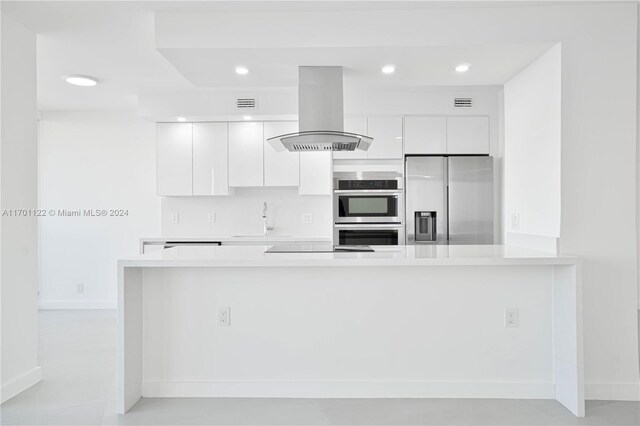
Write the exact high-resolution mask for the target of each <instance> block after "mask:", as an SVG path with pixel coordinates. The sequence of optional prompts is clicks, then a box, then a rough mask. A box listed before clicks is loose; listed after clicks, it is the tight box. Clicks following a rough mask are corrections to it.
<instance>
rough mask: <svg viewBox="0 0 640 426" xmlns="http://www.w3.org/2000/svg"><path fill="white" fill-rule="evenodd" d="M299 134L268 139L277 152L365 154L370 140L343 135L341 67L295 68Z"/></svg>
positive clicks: (347, 134) (364, 137)
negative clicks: (356, 151) (362, 152)
mask: <svg viewBox="0 0 640 426" xmlns="http://www.w3.org/2000/svg"><path fill="white" fill-rule="evenodd" d="M298 115H299V131H298V132H297V133H289V134H286V135H280V136H276V137H273V138H270V139H267V140H268V141H269V144H271V146H272V147H273V148H274V149H275V150H276V151H285V150H287V151H296V152H299V151H355V150H356V149H360V150H362V151H366V150H367V149H369V145H371V142H372V141H373V138H370V137H369V136H365V135H359V134H356V133H349V132H345V131H343V130H344V111H343V99H342V67H299V68H298Z"/></svg>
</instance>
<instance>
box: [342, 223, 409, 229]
mask: <svg viewBox="0 0 640 426" xmlns="http://www.w3.org/2000/svg"><path fill="white" fill-rule="evenodd" d="M333 226H334V227H335V228H342V229H344V228H351V229H370V228H376V229H400V228H402V227H403V225H402V224H401V223H359V224H353V223H351V224H346V223H344V224H343V223H336V224H334V225H333Z"/></svg>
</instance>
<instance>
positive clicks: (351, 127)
mask: <svg viewBox="0 0 640 426" xmlns="http://www.w3.org/2000/svg"><path fill="white" fill-rule="evenodd" d="M344 131H345V132H349V133H357V134H359V135H366V136H369V135H368V133H367V117H345V118H344ZM333 158H335V159H338V160H340V159H348V158H356V159H366V158H367V151H362V150H360V149H356V150H355V151H336V152H334V153H333Z"/></svg>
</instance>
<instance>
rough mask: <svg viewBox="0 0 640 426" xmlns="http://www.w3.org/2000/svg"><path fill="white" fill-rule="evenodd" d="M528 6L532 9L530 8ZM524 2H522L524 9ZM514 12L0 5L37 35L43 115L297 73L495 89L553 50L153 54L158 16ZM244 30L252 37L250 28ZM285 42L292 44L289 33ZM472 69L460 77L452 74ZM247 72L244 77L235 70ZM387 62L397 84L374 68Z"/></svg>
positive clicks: (292, 5)
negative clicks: (316, 69)
mask: <svg viewBox="0 0 640 426" xmlns="http://www.w3.org/2000/svg"><path fill="white" fill-rule="evenodd" d="M527 3H530V2H527ZM521 4H522V3H518V5H521ZM506 6H509V7H514V6H515V5H514V4H513V3H508V4H505V3H497V2H491V3H483V4H478V3H476V2H471V5H470V2H465V3H455V4H452V3H450V2H393V1H389V2H244V1H236V2H126V1H112V2H52V1H44V2H24V1H22V2H20V1H18V2H11V1H3V2H2V11H3V13H7V14H8V15H10V16H11V17H13V18H14V19H16V20H17V21H19V22H21V23H22V24H23V25H25V26H26V27H28V28H30V29H32V30H33V31H35V32H36V33H38V102H39V107H40V109H42V110H54V109H55V110H77V109H125V108H131V109H133V108H135V107H136V99H137V95H138V94H143V93H144V94H152V93H178V92H179V93H184V92H197V91H200V90H206V89H209V88H225V89H228V88H233V87H238V88H243V89H244V88H247V87H252V88H266V87H285V86H289V87H290V86H296V85H297V67H298V66H299V65H342V66H344V67H345V87H346V88H348V87H365V88H366V87H379V86H382V87H393V86H402V87H407V86H430V85H456V86H460V85H495V84H503V83H504V82H505V81H507V80H508V79H509V78H510V77H511V76H513V75H514V74H516V73H517V72H518V71H519V70H521V69H522V68H524V67H525V66H526V65H527V64H528V63H530V62H531V61H532V60H534V59H535V58H536V57H538V56H539V55H540V54H541V53H543V52H544V51H545V50H547V49H548V48H549V47H550V45H549V44H545V45H543V44H536V45H495V46H457V47H449V46H411V45H405V46H385V47H381V46H368V47H350V46H342V47H330V48H329V47H318V48H312V49H310V48H283V47H278V46H273V47H272V48H268V49H250V48H249V49H248V48H232V49H219V48H218V49H189V48H179V49H162V50H161V51H160V52H159V51H158V50H156V48H155V28H154V13H155V12H163V13H174V12H175V13H178V12H181V13H182V12H198V11H202V12H205V11H206V12H219V13H224V12H225V11H230V12H234V14H235V16H238V12H243V11H245V10H246V11H251V12H259V11H261V10H265V11H266V10H268V11H269V12H270V13H273V12H278V13H279V12H280V11H281V12H282V13H284V12H285V11H293V10H295V11H314V10H331V11H336V10H371V9H376V10H391V9H393V10H412V9H421V10H425V9H426V10H428V9H436V8H452V7H455V8H461V7H467V8H468V7H472V8H476V7H506ZM248 31H250V29H248ZM291 37H295V35H294V34H292V35H291ZM460 62H470V63H471V64H472V70H471V71H470V72H469V73H467V74H464V75H460V74H456V73H455V72H453V70H452V68H453V66H454V65H455V64H457V63H460ZM240 63H241V64H243V65H246V66H248V67H249V68H250V69H251V73H250V74H249V75H248V76H246V77H245V78H240V77H239V76H237V75H236V74H235V73H234V71H233V68H234V66H235V65H237V64H240ZM386 63H393V64H395V65H396V67H397V72H396V73H395V74H394V75H383V74H382V73H381V72H380V67H381V66H382V65H384V64H386ZM68 74H87V75H91V76H94V77H96V78H98V79H99V80H100V81H101V84H99V85H98V86H96V87H93V88H84V87H74V86H70V85H68V84H67V83H65V82H64V81H63V79H62V77H63V76H65V75H68Z"/></svg>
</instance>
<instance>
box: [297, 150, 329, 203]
mask: <svg viewBox="0 0 640 426" xmlns="http://www.w3.org/2000/svg"><path fill="white" fill-rule="evenodd" d="M332 163H333V159H332V158H331V152H301V153H300V187H299V188H298V193H299V194H300V195H328V194H331V186H332V185H331V165H332Z"/></svg>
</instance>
